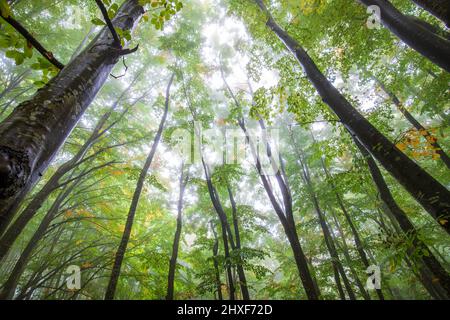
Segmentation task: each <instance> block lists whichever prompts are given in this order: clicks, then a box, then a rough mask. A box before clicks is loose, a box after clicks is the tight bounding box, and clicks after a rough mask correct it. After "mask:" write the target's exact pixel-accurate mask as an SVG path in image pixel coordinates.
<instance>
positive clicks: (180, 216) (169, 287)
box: [166, 163, 189, 300]
mask: <svg viewBox="0 0 450 320" xmlns="http://www.w3.org/2000/svg"><path fill="white" fill-rule="evenodd" d="M183 170H184V163H183V164H182V165H181V175H180V183H179V185H180V193H179V196H178V206H177V210H178V215H177V228H176V231H175V236H174V239H173V245H172V256H171V258H170V263H169V276H168V280H167V281H168V283H167V295H166V300H173V296H174V295H173V293H174V281H175V269H176V266H177V258H178V248H179V246H180V238H181V228H182V227H183V197H184V190H185V189H186V185H187V183H188V179H189V174H188V173H186V175H184V172H183Z"/></svg>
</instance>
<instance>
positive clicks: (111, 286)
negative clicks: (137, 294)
mask: <svg viewBox="0 0 450 320" xmlns="http://www.w3.org/2000/svg"><path fill="white" fill-rule="evenodd" d="M174 77H175V74H174V73H173V74H172V75H171V77H170V80H169V84H168V85H167V89H166V101H165V106H164V114H163V116H162V118H161V122H160V124H159V128H158V131H157V132H156V136H155V139H154V141H153V145H152V148H151V150H150V152H149V154H148V156H147V159H146V160H145V164H144V167H143V168H142V170H141V173H140V175H139V179H138V181H137V184H136V189H135V190H134V194H133V199H132V201H131V205H130V210H129V211H128V216H127V221H126V224H125V228H124V231H123V234H122V239H121V241H120V244H119V247H118V249H117V252H116V255H115V259H114V264H113V268H112V272H111V276H110V278H109V283H108V288H107V289H106V293H105V300H112V299H114V295H115V293H116V287H117V282H118V280H119V276H120V269H121V268H122V261H123V258H124V256H125V251H126V250H127V246H128V241H129V240H130V234H131V228H132V227H133V222H134V216H135V214H136V209H137V206H138V204H139V198H140V196H141V193H142V188H143V187H144V181H145V178H146V177H147V172H148V169H149V168H150V165H151V164H152V161H153V157H154V155H155V153H156V148H157V147H158V144H159V141H160V139H161V135H162V132H163V130H164V125H165V124H166V119H167V114H168V112H169V102H170V88H171V86H172V82H173V79H174Z"/></svg>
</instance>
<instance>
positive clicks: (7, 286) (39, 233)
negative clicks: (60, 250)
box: [0, 180, 80, 300]
mask: <svg viewBox="0 0 450 320" xmlns="http://www.w3.org/2000/svg"><path fill="white" fill-rule="evenodd" d="M79 182H80V180H76V181H74V182H73V183H72V184H71V185H70V186H68V187H67V188H66V190H63V191H62V192H61V193H60V194H59V195H58V197H57V198H56V200H55V201H54V202H53V204H52V206H51V208H50V209H49V210H48V212H47V214H46V215H45V216H44V218H43V219H42V221H41V223H40V224H39V227H38V228H37V230H36V231H35V232H34V234H33V236H32V237H31V239H30V241H29V242H28V245H27V246H26V247H25V249H24V250H23V252H22V254H21V255H20V257H19V260H18V261H17V262H16V265H15V266H14V269H13V271H12V272H11V274H10V275H9V277H8V279H7V280H6V282H5V283H4V284H3V288H2V291H1V293H0V300H9V299H12V298H13V297H14V293H15V292H16V288H17V285H18V282H19V279H20V277H21V276H22V274H23V271H24V270H25V267H26V265H27V262H28V260H29V259H30V256H31V254H32V253H33V251H34V249H35V248H36V246H37V245H38V244H39V241H40V240H41V239H42V237H43V236H44V235H45V232H46V230H47V228H48V226H49V225H50V223H51V222H52V220H53V218H54V216H55V215H56V213H57V212H58V210H59V208H60V206H61V204H62V202H63V201H64V199H65V198H67V196H68V195H69V194H70V193H71V192H72V190H73V189H74V188H75V187H76V186H77V184H78V183H79Z"/></svg>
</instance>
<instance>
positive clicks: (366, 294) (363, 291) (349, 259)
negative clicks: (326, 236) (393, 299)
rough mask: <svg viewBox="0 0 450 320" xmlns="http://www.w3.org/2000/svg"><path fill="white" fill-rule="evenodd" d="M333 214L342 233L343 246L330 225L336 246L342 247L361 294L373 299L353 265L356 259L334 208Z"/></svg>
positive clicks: (341, 249)
mask: <svg viewBox="0 0 450 320" xmlns="http://www.w3.org/2000/svg"><path fill="white" fill-rule="evenodd" d="M331 214H332V216H333V219H334V222H335V225H336V227H337V230H338V231H339V234H340V235H341V239H342V247H341V246H340V245H339V241H338V239H337V236H336V234H335V232H334V231H333V228H330V227H329V229H330V232H331V237H332V238H333V241H334V242H335V244H336V247H338V249H340V251H341V252H342V253H343V254H344V258H345V261H346V262H347V265H348V267H349V268H350V271H351V273H352V275H353V278H354V279H355V282H356V285H357V286H358V289H359V291H360V292H361V295H362V296H363V297H364V299H365V300H371V298H370V295H369V293H368V292H367V290H366V289H365V288H364V284H363V283H362V282H361V279H360V278H359V276H358V273H357V272H356V270H355V268H354V267H353V263H354V261H353V260H352V258H351V257H350V249H349V248H348V245H347V241H346V239H345V234H344V230H342V228H341V225H340V223H339V220H338V219H337V217H336V214H335V213H334V212H333V210H331ZM327 224H328V223H327ZM380 291H381V290H380ZM379 297H380V296H379ZM380 300H384V296H383V295H381V297H380Z"/></svg>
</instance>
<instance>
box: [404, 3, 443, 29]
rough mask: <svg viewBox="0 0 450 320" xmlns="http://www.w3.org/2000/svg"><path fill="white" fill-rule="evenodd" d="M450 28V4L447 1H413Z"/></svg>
mask: <svg viewBox="0 0 450 320" xmlns="http://www.w3.org/2000/svg"><path fill="white" fill-rule="evenodd" d="M412 1H413V2H414V3H415V4H417V5H418V6H419V7H422V8H423V9H425V10H427V11H428V12H429V13H431V14H432V15H433V16H435V17H436V18H438V19H439V20H441V21H442V22H444V23H445V25H446V26H447V28H450V4H449V3H448V1H447V0H412Z"/></svg>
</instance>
